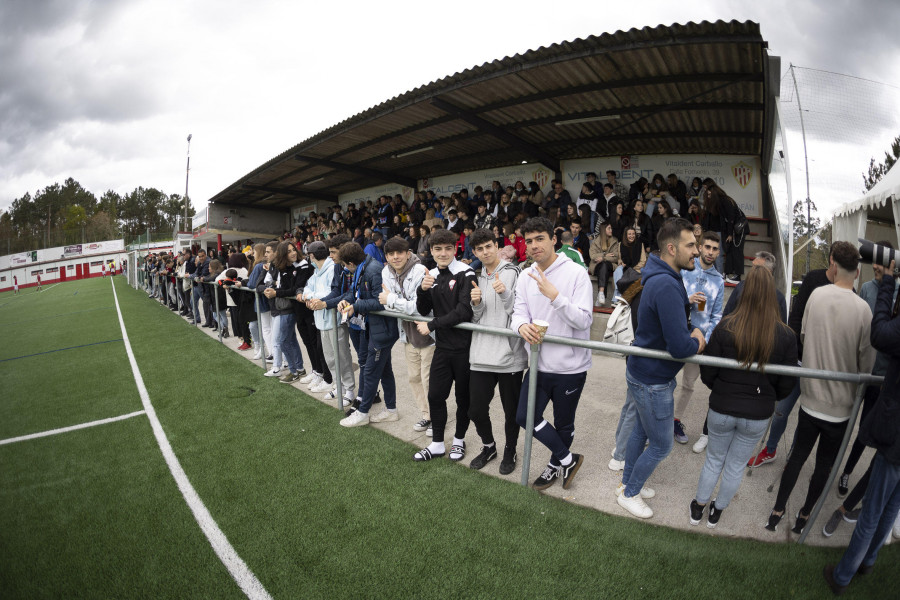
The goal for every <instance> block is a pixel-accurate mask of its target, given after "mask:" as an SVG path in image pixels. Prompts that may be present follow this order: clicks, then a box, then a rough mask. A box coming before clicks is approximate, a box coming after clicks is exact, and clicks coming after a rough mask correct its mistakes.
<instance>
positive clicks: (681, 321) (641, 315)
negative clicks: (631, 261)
mask: <svg viewBox="0 0 900 600" xmlns="http://www.w3.org/2000/svg"><path fill="white" fill-rule="evenodd" d="M641 275H642V277H641V279H642V282H643V285H644V288H643V292H642V294H641V304H640V307H639V308H638V326H637V329H636V330H635V332H634V345H635V346H638V347H640V348H651V349H653V350H665V351H666V352H668V353H669V354H671V355H672V356H674V357H675V358H687V357H688V356H693V355H694V354H697V350H698V349H699V347H700V342H698V341H697V340H696V339H694V338H692V337H691V330H690V322H689V320H688V315H689V314H690V311H691V305H690V304H689V303H688V297H687V292H686V291H685V290H684V283H683V282H682V280H681V274H680V273H679V272H678V271H675V270H673V269H672V268H671V267H670V266H669V265H667V264H666V263H665V262H663V261H662V259H661V258H659V257H658V256H656V255H655V254H651V255H650V258H648V259H647V265H646V266H645V267H644V269H643V271H642V272H641ZM681 366H682V363H680V362H676V361H672V360H659V359H656V358H644V357H641V356H632V357H631V358H630V359H629V360H628V367H627V371H628V374H629V375H630V376H631V377H633V378H634V379H637V380H638V381H640V382H641V383H645V384H647V385H658V384H664V383H668V382H669V381H671V380H672V379H674V378H675V375H677V374H678V371H680V370H681Z"/></svg>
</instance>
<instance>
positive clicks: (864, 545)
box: [801, 261, 900, 594]
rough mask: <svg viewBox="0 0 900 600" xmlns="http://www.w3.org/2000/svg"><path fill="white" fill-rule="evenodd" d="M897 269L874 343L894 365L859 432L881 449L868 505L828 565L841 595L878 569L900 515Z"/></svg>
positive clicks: (829, 578)
mask: <svg viewBox="0 0 900 600" xmlns="http://www.w3.org/2000/svg"><path fill="white" fill-rule="evenodd" d="M895 266H896V264H895V262H894V261H891V264H890V266H889V268H888V272H887V273H885V274H884V276H883V277H882V278H881V286H880V287H879V288H878V299H877V300H876V302H875V315H874V317H873V319H872V330H871V342H872V345H873V346H874V347H875V349H877V350H879V351H881V352H884V353H885V354H886V355H887V357H888V365H887V374H886V375H885V380H884V384H883V386H882V388H881V394H880V395H879V397H878V401H877V403H876V404H875V406H874V408H873V409H872V411H871V412H870V413H869V416H868V417H866V419H865V420H864V421H863V423H862V425H861V426H860V430H859V437H860V439H861V440H862V442H863V443H864V444H865V445H866V446H871V447H872V448H875V459H874V461H873V464H872V474H871V475H870V478H869V487H868V490H867V491H866V497H865V500H866V501H865V503H863V508H862V512H861V513H860V515H859V520H858V521H857V523H856V529H854V530H853V537H851V538H850V545H849V546H847V550H846V551H845V552H844V556H843V557H842V558H841V561H840V562H839V563H838V564H837V566H831V565H829V566H827V567H825V570H824V572H823V575H824V577H825V581H826V582H828V585H829V586H830V587H831V589H832V591H833V592H834V593H835V594H841V593H843V591H844V588H845V587H846V586H847V585H849V584H850V581H851V579H853V576H854V575H855V574H856V573H860V574H866V573H870V572H871V571H872V569H873V568H874V567H875V559H876V558H878V551H879V550H880V549H881V546H882V545H883V544H884V542H885V540H886V539H887V536H888V535H889V534H890V531H891V526H892V525H893V524H894V522H895V520H896V519H897V515H898V513H900V351H898V349H900V315H898V313H900V304H898V302H897V301H893V306H892V299H893V296H894V276H893V275H896V271H895V270H894V268H895ZM835 283H837V281H836V282H835ZM801 401H802V399H801ZM895 532H896V528H895ZM888 568H889V569H890V568H893V569H896V566H892V567H888ZM895 572H896V571H890V570H889V571H888V572H887V574H888V576H892V575H893V574H895Z"/></svg>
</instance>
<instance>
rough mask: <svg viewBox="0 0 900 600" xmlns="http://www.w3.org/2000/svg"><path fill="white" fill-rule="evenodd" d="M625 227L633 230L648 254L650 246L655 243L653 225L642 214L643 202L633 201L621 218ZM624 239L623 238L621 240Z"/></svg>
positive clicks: (645, 215) (645, 214)
mask: <svg viewBox="0 0 900 600" xmlns="http://www.w3.org/2000/svg"><path fill="white" fill-rule="evenodd" d="M622 220H623V222H624V223H625V227H631V228H633V229H634V232H635V234H636V235H637V237H638V239H639V240H640V242H641V245H643V246H644V250H646V251H647V252H650V248H651V246H652V245H653V244H654V243H655V241H654V240H653V237H654V236H653V223H652V222H651V221H650V217H648V216H647V213H646V212H644V201H643V200H641V199H638V200H635V201H634V202H633V203H632V205H631V208H629V209H628V210H627V211H626V212H625V214H624V216H623V217H622ZM623 239H624V238H623Z"/></svg>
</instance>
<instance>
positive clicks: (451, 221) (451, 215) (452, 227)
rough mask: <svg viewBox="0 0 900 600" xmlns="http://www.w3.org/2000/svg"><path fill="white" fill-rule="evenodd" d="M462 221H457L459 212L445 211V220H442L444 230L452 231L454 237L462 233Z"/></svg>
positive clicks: (453, 209)
mask: <svg viewBox="0 0 900 600" xmlns="http://www.w3.org/2000/svg"><path fill="white" fill-rule="evenodd" d="M462 228H463V221H461V220H460V219H459V211H457V210H456V209H455V208H451V209H450V210H448V211H447V218H446V219H445V220H444V229H446V230H448V231H452V232H453V233H455V234H456V235H459V234H461V233H462Z"/></svg>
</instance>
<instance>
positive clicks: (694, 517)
mask: <svg viewBox="0 0 900 600" xmlns="http://www.w3.org/2000/svg"><path fill="white" fill-rule="evenodd" d="M704 508H706V506H700V504H698V503H697V500H696V499H695V500H691V525H699V524H700V521H701V520H702V519H703V509H704Z"/></svg>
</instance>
